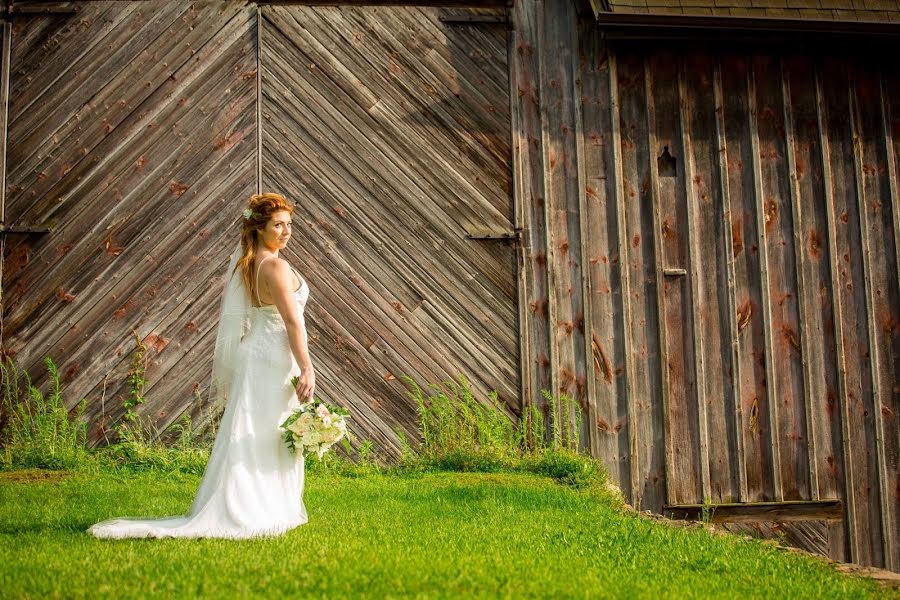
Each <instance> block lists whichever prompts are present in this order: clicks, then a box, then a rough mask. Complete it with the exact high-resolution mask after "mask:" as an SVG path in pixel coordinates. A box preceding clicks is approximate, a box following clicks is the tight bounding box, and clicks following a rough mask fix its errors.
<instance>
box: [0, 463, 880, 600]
mask: <svg viewBox="0 0 900 600" xmlns="http://www.w3.org/2000/svg"><path fill="white" fill-rule="evenodd" d="M353 474H354V476H352V477H350V476H347V475H340V474H337V473H333V472H328V471H327V470H326V469H323V468H321V467H317V468H313V469H309V470H308V471H307V478H306V489H305V494H304V499H305V502H306V507H307V510H308V513H309V518H310V520H309V523H307V524H305V525H303V526H301V527H299V528H297V529H295V530H293V531H291V532H289V533H287V534H286V535H284V536H282V537H278V538H269V539H262V540H250V541H227V540H184V539H182V540H115V541H112V540H97V539H94V538H92V537H91V536H89V535H88V534H87V533H85V531H84V530H85V529H86V528H87V527H88V526H90V525H91V524H92V523H94V522H96V521H99V520H101V519H105V518H108V517H112V516H124V515H133V516H139V515H140V516H150V515H157V516H164V515H172V514H179V513H183V512H184V511H186V510H187V509H188V507H189V506H190V503H191V500H192V498H193V496H194V493H195V491H196V487H197V485H198V483H199V476H198V475H196V474H193V473H183V472H177V471H176V472H161V471H127V470H109V469H99V470H94V471H75V472H48V471H11V472H0V597H14V598H19V597H45V596H51V597H61V596H64V597H113V596H114V597H173V596H174V597H184V596H195V595H202V596H206V597H229V598H230V597H239V596H266V597H288V596H290V597H300V598H306V597H316V598H323V597H328V598H382V597H419V598H446V597H460V596H464V597H515V598H522V597H547V598H587V597H645V598H647V597H650V598H657V597H658V598H691V597H696V598H701V597H702V598H707V597H728V598H735V597H747V598H751V597H753V598H788V597H789V598H862V597H878V596H879V594H882V595H883V594H884V592H883V591H882V592H879V591H878V590H879V588H878V587H877V585H876V584H875V583H874V582H872V581H869V580H865V579H862V578H856V577H851V576H847V575H842V574H839V573H837V572H836V571H835V570H834V569H833V567H831V565H829V564H828V563H826V562H825V561H824V560H820V559H816V558H811V557H808V556H804V555H799V554H795V553H788V552H785V551H783V550H779V549H778V548H775V547H774V546H772V545H771V544H766V543H762V542H758V541H754V540H749V539H744V538H738V537H736V536H730V535H728V536H725V535H715V534H713V533H710V532H708V531H706V530H704V529H702V528H696V529H680V528H673V527H668V526H665V525H663V524H660V523H656V522H652V521H650V520H648V519H644V518H640V517H638V516H636V515H634V514H633V513H628V512H627V511H625V510H624V509H623V508H622V507H621V505H620V504H618V503H617V502H616V501H614V500H613V499H611V498H606V497H604V496H603V495H599V496H598V495H597V494H596V493H594V491H595V488H593V487H587V488H577V487H573V486H572V485H563V484H560V483H559V482H558V481H557V480H555V479H553V478H552V477H547V476H545V475H538V474H533V473H509V472H497V473H464V472H427V471H424V472H423V471H399V470H394V471H391V472H386V473H385V472H379V471H378V470H374V469H370V470H369V471H365V470H357V471H354V472H353Z"/></svg>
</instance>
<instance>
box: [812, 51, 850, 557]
mask: <svg viewBox="0 0 900 600" xmlns="http://www.w3.org/2000/svg"><path fill="white" fill-rule="evenodd" d="M815 84H816V117H817V121H818V127H819V148H820V150H821V153H822V179H823V180H824V192H825V220H826V222H827V225H828V265H829V271H830V274H831V304H832V306H833V307H834V319H833V324H834V343H835V346H836V356H837V375H838V398H839V402H840V410H841V438H842V439H841V452H842V457H843V472H844V490H843V501H844V506H845V507H846V515H847V517H846V518H845V519H844V524H845V528H846V538H847V540H848V542H849V548H848V550H849V556H848V558H849V560H851V561H855V560H857V557H858V556H859V529H858V525H857V516H856V495H855V494H854V491H853V481H854V474H853V472H854V468H853V459H852V454H851V443H850V442H851V440H850V406H849V404H850V403H849V398H848V393H847V392H848V390H847V363H846V358H845V351H844V317H843V315H844V311H843V305H842V301H841V295H840V291H839V290H838V286H839V285H840V284H839V282H840V278H839V266H838V258H837V224H836V220H835V214H834V213H835V207H836V205H835V198H834V176H833V175H832V169H831V144H830V139H829V131H830V130H829V127H828V123H829V116H828V113H827V104H826V100H825V92H824V88H823V86H822V73H821V68H820V66H819V65H818V64H816V66H815Z"/></svg>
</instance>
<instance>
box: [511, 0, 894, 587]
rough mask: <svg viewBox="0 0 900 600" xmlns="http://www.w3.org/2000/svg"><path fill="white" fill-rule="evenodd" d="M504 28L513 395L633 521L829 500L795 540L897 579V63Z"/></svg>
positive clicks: (564, 24)
mask: <svg viewBox="0 0 900 600" xmlns="http://www.w3.org/2000/svg"><path fill="white" fill-rule="evenodd" d="M511 14H512V18H513V28H514V32H513V40H512V47H513V53H512V54H511V56H513V57H514V59H513V60H512V63H511V66H510V68H511V87H512V89H513V98H514V107H513V137H514V145H513V156H514V158H513V164H514V165H515V181H516V184H517V185H516V194H517V202H518V203H520V204H521V206H522V207H523V213H524V217H523V218H524V223H523V225H524V229H525V233H526V236H525V242H524V251H525V263H524V273H523V277H524V281H525V283H526V286H525V293H524V296H523V298H522V300H521V303H522V305H523V306H525V307H527V312H526V313H525V316H526V318H525V319H524V320H523V323H522V325H521V328H522V331H523V334H525V335H527V336H528V344H527V345H528V356H525V357H523V358H524V359H525V360H526V361H527V362H526V364H525V365H524V367H523V372H524V373H525V374H526V378H525V380H524V381H523V390H524V391H525V393H526V395H527V396H526V397H527V398H528V399H530V401H532V402H542V399H541V397H540V395H539V394H538V393H536V390H538V389H539V388H544V387H546V388H550V389H552V390H554V391H555V392H556V393H568V394H570V395H573V396H574V397H575V398H577V399H578V400H579V402H581V404H582V406H583V409H584V411H585V414H586V415H587V416H588V419H587V420H586V422H585V427H584V430H583V431H582V432H581V435H582V441H583V445H584V447H585V448H588V449H590V451H591V452H592V453H593V455H594V456H597V457H600V458H602V459H603V460H604V461H605V462H606V464H607V465H608V467H609V469H610V472H611V473H612V476H613V478H614V479H615V480H616V481H617V482H618V483H619V484H620V485H621V487H622V488H623V490H624V491H625V493H626V496H627V497H628V498H629V500H630V501H631V502H632V503H633V504H634V505H636V506H638V507H640V508H642V509H651V510H654V511H657V512H661V511H662V510H663V509H664V507H666V506H677V505H689V504H698V503H702V502H703V500H704V499H705V498H709V499H710V500H711V501H712V502H714V503H738V504H742V503H751V502H760V501H773V502H778V503H787V502H792V501H797V502H800V501H823V500H827V499H840V500H841V501H842V506H843V508H844V519H843V527H841V526H840V525H827V524H825V525H824V526H822V527H818V528H816V531H818V532H819V533H820V534H821V535H827V539H820V540H815V544H818V545H819V546H820V547H829V548H830V552H831V554H832V555H833V556H835V557H836V558H840V559H845V560H853V561H856V562H860V563H863V564H871V565H881V566H888V567H889V568H892V569H895V570H896V569H898V568H900V564H898V561H900V556H898V551H897V547H896V545H897V543H898V542H897V540H898V531H897V528H898V514H897V513H898V510H897V505H898V485H900V480H898V420H897V412H898V409H900V407H898V396H900V389H898V387H897V386H898V384H897V382H898V380H900V377H898V375H900V290H898V241H900V236H898V229H900V226H898V222H900V221H898V212H897V210H898V208H897V194H898V188H897V185H898V183H897V177H898V175H897V168H898V157H900V145H898V142H897V141H896V140H895V138H896V137H897V135H898V132H900V120H898V119H900V116H898V111H900V73H898V70H897V67H896V66H895V65H894V64H891V63H889V62H887V61H878V60H875V59H872V58H871V57H866V58H859V59H856V58H841V57H840V55H839V54H834V55H827V53H826V55H825V56H813V55H811V53H802V52H797V51H793V52H787V51H779V50H777V49H776V50H773V51H769V52H765V51H762V50H758V51H756V52H747V53H742V52H741V51H734V52H730V51H729V50H728V49H727V47H723V46H722V45H721V44H720V45H719V46H718V47H715V48H713V47H709V48H707V49H700V50H698V49H696V48H697V46H694V48H695V49H693V50H692V49H690V47H678V46H677V45H673V44H671V43H666V44H662V43H661V44H658V45H655V44H653V43H652V42H647V41H645V42H643V44H642V45H626V44H620V45H612V46H607V45H606V44H605V43H604V42H603V41H602V38H601V35H600V32H599V30H598V28H597V26H596V24H595V23H594V22H593V20H592V19H584V18H581V17H579V15H578V14H576V10H575V9H574V7H572V6H569V5H568V3H554V2H543V1H540V0H523V1H521V2H517V3H516V5H515V7H514V9H513V10H512V13H511ZM794 506H797V505H796V504H794ZM810 531H812V529H811V530H810ZM801 533H802V532H801ZM803 535H806V534H803ZM815 544H814V545H815Z"/></svg>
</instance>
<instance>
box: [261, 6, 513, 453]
mask: <svg viewBox="0 0 900 600" xmlns="http://www.w3.org/2000/svg"><path fill="white" fill-rule="evenodd" d="M261 10H262V12H261V15H262V20H261V29H260V39H261V44H260V52H261V57H260V63H261V65H262V72H261V76H262V85H261V90H262V100H261V110H262V117H263V118H262V124H263V125H262V134H263V140H262V157H263V160H262V166H263V171H262V179H263V187H264V188H265V189H277V190H284V192H285V193H287V194H288V195H289V196H291V197H295V198H296V199H297V201H298V203H299V215H298V216H299V219H297V216H295V220H298V226H295V228H294V241H293V242H292V244H291V245H290V246H289V248H288V252H287V253H286V254H287V256H288V257H289V260H291V261H292V262H294V263H295V264H297V265H298V268H299V269H300V271H301V272H303V273H305V274H308V279H309V281H310V287H311V290H312V292H311V294H312V295H311V301H310V305H309V306H310V308H309V317H308V323H310V325H311V334H310V337H311V340H312V342H311V343H312V344H313V345H312V348H313V354H314V356H315V360H316V365H317V368H318V373H319V374H320V377H319V378H318V380H317V381H318V386H317V387H318V389H319V390H320V393H321V395H322V397H323V398H328V399H331V400H336V401H340V402H341V403H343V404H345V405H347V406H348V407H349V408H350V410H351V411H352V412H353V420H354V422H355V423H356V424H358V426H360V427H361V431H360V433H362V434H364V435H365V436H367V437H369V438H370V439H372V441H374V442H375V444H376V445H377V447H379V448H384V449H385V450H387V451H389V452H391V453H397V452H398V450H399V448H400V444H399V441H398V439H397V436H396V433H395V429H396V428H400V429H401V430H403V431H404V433H405V435H406V436H408V437H410V438H412V439H415V438H416V437H417V435H418V434H417V427H416V404H415V402H414V401H413V400H412V399H411V398H410V397H408V396H407V394H406V389H407V387H408V385H407V384H406V383H404V382H403V381H402V380H401V379H400V375H402V374H405V375H409V376H411V377H413V379H415V380H416V381H417V382H418V383H419V385H422V386H424V385H425V383H427V382H434V383H438V382H441V381H443V380H446V379H456V378H457V377H458V376H459V375H460V374H464V375H466V376H467V378H468V379H469V381H470V383H471V386H472V390H473V391H474V392H475V394H476V396H477V397H479V398H482V399H485V400H486V399H487V396H488V393H489V392H491V391H492V390H496V392H497V394H498V398H499V400H500V401H501V402H502V403H503V404H504V405H505V406H507V407H508V410H509V413H510V415H511V416H512V417H515V415H516V414H518V413H519V410H520V393H519V379H520V376H519V337H518V314H517V308H516V307H517V304H516V288H515V272H516V262H515V253H514V250H515V248H514V247H512V246H511V245H510V244H508V243H507V242H504V241H503V240H502V239H501V240H497V239H469V238H468V237H467V235H491V234H494V235H501V234H504V233H508V232H511V231H512V229H513V224H512V223H513V213H512V191H511V185H510V178H511V167H510V155H511V152H510V118H509V88H508V83H507V61H506V55H507V41H506V28H505V26H504V24H503V23H500V24H499V26H498V25H497V24H491V23H459V24H453V23H451V22H447V20H451V19H452V17H453V15H455V14H457V13H458V12H459V11H453V10H447V9H429V8H417V7H384V8H373V7H352V6H348V7H340V8H329V7H304V6H272V7H262V8H261Z"/></svg>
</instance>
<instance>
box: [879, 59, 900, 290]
mask: <svg viewBox="0 0 900 600" xmlns="http://www.w3.org/2000/svg"><path fill="white" fill-rule="evenodd" d="M878 87H879V98H878V100H879V103H880V104H881V122H882V123H884V148H885V152H886V154H887V176H888V185H889V190H890V198H891V206H892V207H893V210H892V211H891V212H892V215H893V224H894V264H895V266H896V267H897V268H896V273H897V280H896V282H895V283H896V285H897V289H898V290H900V208H898V206H900V187H898V185H900V184H898V183H897V169H898V165H897V162H896V160H895V153H896V150H895V149H894V131H893V129H894V122H893V118H892V114H891V105H890V103H889V102H888V97H887V91H886V90H885V85H884V75H882V76H881V77H880V78H879V80H878Z"/></svg>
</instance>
